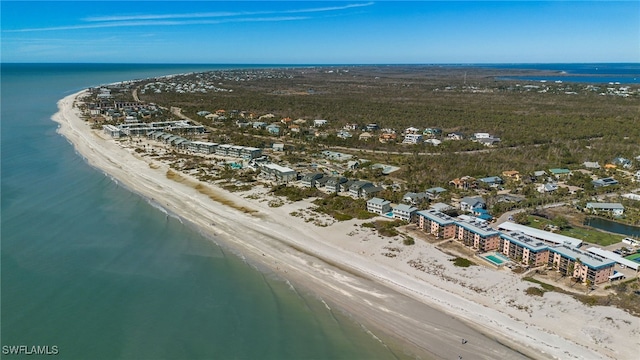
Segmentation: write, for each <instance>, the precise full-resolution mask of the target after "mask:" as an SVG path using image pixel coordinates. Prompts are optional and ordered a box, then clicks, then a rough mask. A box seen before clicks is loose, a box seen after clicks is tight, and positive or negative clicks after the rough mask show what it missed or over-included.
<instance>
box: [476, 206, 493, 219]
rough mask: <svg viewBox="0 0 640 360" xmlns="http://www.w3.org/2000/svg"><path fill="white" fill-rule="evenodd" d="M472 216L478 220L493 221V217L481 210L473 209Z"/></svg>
mask: <svg viewBox="0 0 640 360" xmlns="http://www.w3.org/2000/svg"><path fill="white" fill-rule="evenodd" d="M473 216H475V217H477V218H478V219H480V220H484V221H491V220H493V216H491V214H489V211H488V210H486V209H483V208H475V209H473Z"/></svg>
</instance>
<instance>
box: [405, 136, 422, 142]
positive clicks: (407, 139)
mask: <svg viewBox="0 0 640 360" xmlns="http://www.w3.org/2000/svg"><path fill="white" fill-rule="evenodd" d="M402 143H403V144H420V143H422V135H420V134H406V135H405V136H404V140H402Z"/></svg>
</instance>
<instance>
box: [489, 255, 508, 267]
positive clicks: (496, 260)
mask: <svg viewBox="0 0 640 360" xmlns="http://www.w3.org/2000/svg"><path fill="white" fill-rule="evenodd" d="M484 258H485V259H487V260H489V261H491V262H492V263H494V264H496V265H502V263H504V261H503V260H502V259H500V258H499V257H497V256H495V255H487V256H485V257H484Z"/></svg>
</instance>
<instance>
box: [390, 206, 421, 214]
mask: <svg viewBox="0 0 640 360" xmlns="http://www.w3.org/2000/svg"><path fill="white" fill-rule="evenodd" d="M396 210H398V211H406V212H414V211H417V210H418V208H416V207H413V206H410V205H406V204H400V205H398V206H396V207H394V208H393V211H396Z"/></svg>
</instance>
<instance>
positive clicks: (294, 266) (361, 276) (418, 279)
mask: <svg viewBox="0 0 640 360" xmlns="http://www.w3.org/2000/svg"><path fill="white" fill-rule="evenodd" d="M84 94H85V92H79V93H76V94H73V95H69V96H67V97H65V98H64V99H62V100H60V101H59V103H58V107H59V111H58V112H57V113H56V114H55V115H54V116H53V120H54V121H56V122H58V123H59V124H60V126H59V129H58V132H59V133H60V134H62V135H63V136H64V137H65V138H67V139H68V140H69V141H70V142H71V143H72V144H73V146H74V147H75V149H76V151H77V152H78V153H79V154H80V155H81V156H82V157H84V158H85V159H86V161H87V162H88V163H89V164H90V165H91V166H94V167H95V168H97V169H100V170H101V171H103V172H104V173H105V174H107V175H109V176H111V177H112V178H113V179H114V180H115V181H117V182H118V183H119V184H122V185H123V186H125V187H127V188H128V189H130V190H131V191H133V192H135V193H137V194H139V195H141V196H143V197H145V198H147V199H149V200H150V201H151V202H152V203H154V204H155V205H157V206H159V207H162V208H163V209H165V210H166V211H167V212H168V213H171V214H175V215H176V216H178V217H180V218H181V219H182V221H188V222H189V223H192V224H193V225H194V226H196V227H197V228H199V229H200V231H201V232H202V233H203V234H205V235H208V236H209V237H211V238H212V239H214V240H215V241H216V242H218V243H219V244H220V245H221V246H224V247H227V248H229V249H231V250H232V251H234V252H235V253H236V254H237V255H238V256H241V257H243V258H245V259H246V260H247V262H248V263H250V264H253V265H255V266H256V267H258V268H259V269H260V270H261V271H268V272H273V273H275V274H277V276H279V277H280V278H282V279H283V281H289V282H290V283H291V284H293V286H294V287H295V288H298V289H300V290H301V291H305V292H309V293H312V294H314V295H316V296H318V297H319V298H320V299H322V300H323V301H324V302H325V304H326V305H327V311H343V312H346V313H348V314H349V315H350V316H351V317H352V318H353V319H354V320H355V321H356V322H358V323H360V324H362V325H363V326H364V327H365V328H367V329H369V330H370V331H371V332H372V334H376V335H381V336H380V337H381V339H383V341H385V342H387V341H389V342H393V343H396V344H397V345H398V344H399V346H396V347H401V348H404V349H406V352H408V353H410V354H413V355H415V356H416V357H419V358H423V359H430V358H435V359H457V358H458V356H462V358H463V359H525V358H534V359H547V358H554V359H635V358H636V357H637V352H638V350H640V319H638V318H636V317H633V316H631V315H629V314H628V313H626V312H624V311H622V310H620V309H616V308H613V307H600V306H593V307H589V306H586V305H584V304H582V303H580V302H578V301H576V300H574V299H573V298H571V297H569V296H567V295H563V294H559V293H553V292H549V293H545V294H544V296H542V297H539V296H531V295H527V294H526V293H525V290H526V289H527V288H529V287H531V286H533V284H532V283H528V282H524V281H522V280H521V279H520V278H519V277H518V276H517V275H515V274H513V273H511V272H508V271H506V270H495V269H490V268H486V267H483V266H472V267H469V268H460V267H456V266H454V265H453V263H452V262H451V261H450V259H451V258H452V257H451V256H450V255H447V254H445V253H443V252H441V251H439V250H438V249H436V248H435V247H434V245H432V244H429V243H427V242H425V241H420V240H417V241H416V244H415V245H412V246H405V245H403V244H402V241H401V239H400V238H395V239H393V238H383V237H381V236H379V235H378V234H376V233H375V232H374V231H372V230H371V229H368V228H364V227H360V226H359V225H360V224H361V223H362V221H359V220H350V221H345V222H335V221H334V220H332V219H330V218H324V217H322V216H321V215H319V214H317V213H313V214H312V213H311V212H310V210H308V208H309V207H311V204H310V203H309V202H307V201H301V202H297V203H285V205H283V206H280V207H275V208H274V207H269V205H268V201H266V200H265V199H266V198H268V197H269V196H270V195H268V194H267V189H263V188H261V187H257V188H255V189H253V190H251V191H250V192H236V193H229V192H226V191H224V190H222V189H221V188H218V187H216V186H215V185H212V184H205V183H201V184H200V183H199V181H198V180H197V179H195V178H193V177H190V176H189V175H187V174H178V175H177V176H176V177H174V178H173V179H169V178H168V177H167V171H168V170H169V166H168V165H167V164H164V163H162V162H160V161H158V160H154V159H152V158H149V157H143V156H141V155H139V154H137V153H136V152H134V151H133V148H127V147H125V146H122V145H121V144H120V143H119V142H117V141H115V140H113V139H111V138H109V137H108V136H107V135H104V134H103V133H102V131H101V130H92V129H91V128H90V126H89V124H87V123H86V122H85V121H83V120H82V119H81V117H80V112H79V110H78V108H76V107H75V106H74V104H75V103H76V101H78V99H79V98H81V97H82V96H83V95H84ZM212 197H214V198H216V199H225V202H227V203H232V204H233V206H228V205H225V204H223V203H221V202H219V201H214V200H212ZM294 211H295V212H297V213H300V214H302V215H301V216H293V215H291V213H292V212H294ZM311 217H313V218H314V219H318V220H317V221H320V222H322V223H323V226H318V225H315V224H314V223H313V221H311V222H307V221H305V220H308V219H309V218H311ZM389 252H392V253H393V254H394V255H395V256H393V257H390V256H385V255H384V254H385V253H389ZM416 264H420V266H416ZM463 338H464V339H466V340H468V342H467V343H466V344H462V342H461V339H463Z"/></svg>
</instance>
